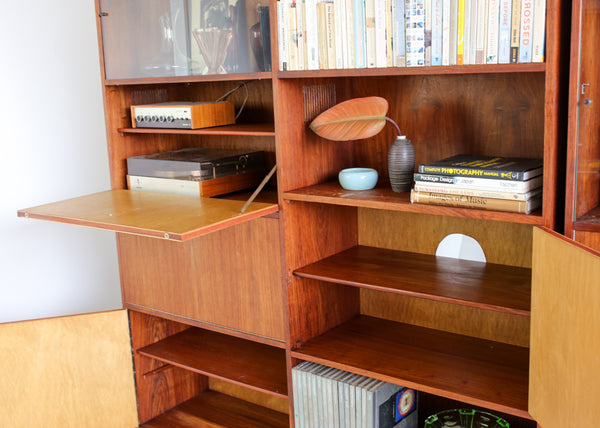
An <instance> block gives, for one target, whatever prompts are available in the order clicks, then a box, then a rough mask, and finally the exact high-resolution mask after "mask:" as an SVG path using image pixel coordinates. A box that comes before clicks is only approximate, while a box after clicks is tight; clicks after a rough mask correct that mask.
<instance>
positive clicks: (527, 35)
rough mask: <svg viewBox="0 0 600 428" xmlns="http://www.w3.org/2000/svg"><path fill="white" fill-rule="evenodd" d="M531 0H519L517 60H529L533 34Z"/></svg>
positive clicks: (532, 4)
mask: <svg viewBox="0 0 600 428" xmlns="http://www.w3.org/2000/svg"><path fill="white" fill-rule="evenodd" d="M533 7H534V3H533V0H521V32H520V42H519V62H531V51H532V47H531V43H532V36H533V13H534V10H533Z"/></svg>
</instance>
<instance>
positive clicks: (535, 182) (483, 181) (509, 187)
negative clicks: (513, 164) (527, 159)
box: [414, 173, 542, 193]
mask: <svg viewBox="0 0 600 428" xmlns="http://www.w3.org/2000/svg"><path fill="white" fill-rule="evenodd" d="M414 179H415V182H426V183H447V184H450V185H453V186H456V187H467V188H470V189H479V190H501V191H512V192H515V193H522V192H528V191H530V190H532V189H535V188H537V187H540V186H541V185H542V176H541V175H540V176H538V177H534V178H532V179H530V180H527V181H512V180H496V179H493V178H492V179H490V178H475V177H458V176H450V175H435V174H421V173H416V174H415V175H414Z"/></svg>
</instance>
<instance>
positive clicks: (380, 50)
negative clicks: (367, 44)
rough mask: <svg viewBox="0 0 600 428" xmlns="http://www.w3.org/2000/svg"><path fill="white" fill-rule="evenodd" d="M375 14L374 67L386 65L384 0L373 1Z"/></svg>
mask: <svg viewBox="0 0 600 428" xmlns="http://www.w3.org/2000/svg"><path fill="white" fill-rule="evenodd" d="M373 4H374V13H375V67H381V68H384V67H386V65H387V52H386V40H385V27H386V22H387V17H386V9H385V4H386V0H373Z"/></svg>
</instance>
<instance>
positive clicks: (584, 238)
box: [573, 231, 600, 251]
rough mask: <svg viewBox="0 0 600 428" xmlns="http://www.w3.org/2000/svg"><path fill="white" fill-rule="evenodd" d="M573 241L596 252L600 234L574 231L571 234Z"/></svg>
mask: <svg viewBox="0 0 600 428" xmlns="http://www.w3.org/2000/svg"><path fill="white" fill-rule="evenodd" d="M573 239H575V240H576V241H577V242H579V243H581V244H583V245H586V246H588V247H590V248H592V249H594V250H596V251H600V233H598V232H582V231H576V232H574V233H573Z"/></svg>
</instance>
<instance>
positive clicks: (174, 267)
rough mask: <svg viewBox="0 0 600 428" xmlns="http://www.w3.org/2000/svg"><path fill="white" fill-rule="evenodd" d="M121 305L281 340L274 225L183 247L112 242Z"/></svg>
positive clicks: (124, 239)
mask: <svg viewBox="0 0 600 428" xmlns="http://www.w3.org/2000/svg"><path fill="white" fill-rule="evenodd" d="M117 242H118V245H119V260H121V264H120V266H121V283H122V287H123V297H124V302H125V303H131V304H134V305H139V306H143V307H147V308H151V309H154V310H157V311H163V312H165V313H169V314H175V315H179V316H182V317H187V318H190V319H194V320H199V321H202V322H205V323H209V324H215V325H218V326H221V327H225V328H229V329H233V330H241V331H244V332H246V333H249V334H254V335H258V336H265V337H268V338H272V339H277V340H280V341H283V340H285V330H284V313H285V309H284V308H285V307H284V304H285V302H284V295H283V288H282V286H281V280H282V274H281V258H280V248H279V226H278V220H277V219H267V218H260V219H256V220H253V221H251V222H248V223H245V224H240V225H237V226H234V227H231V228H228V229H226V230H222V231H218V232H213V233H211V234H208V235H205V236H203V237H200V238H196V239H193V240H190V241H187V242H183V243H175V242H169V241H164V240H158V239H151V238H144V237H138V236H128V235H124V234H118V235H117Z"/></svg>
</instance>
